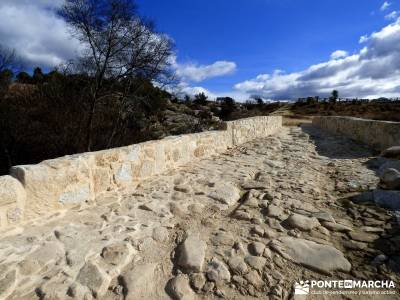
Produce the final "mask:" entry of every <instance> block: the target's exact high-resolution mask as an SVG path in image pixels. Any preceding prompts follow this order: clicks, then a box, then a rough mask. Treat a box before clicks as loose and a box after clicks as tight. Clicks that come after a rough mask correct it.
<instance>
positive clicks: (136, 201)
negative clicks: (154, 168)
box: [0, 127, 400, 300]
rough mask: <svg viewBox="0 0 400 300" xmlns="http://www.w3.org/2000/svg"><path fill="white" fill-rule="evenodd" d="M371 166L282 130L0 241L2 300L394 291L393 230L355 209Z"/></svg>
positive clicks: (321, 139) (369, 181)
mask: <svg viewBox="0 0 400 300" xmlns="http://www.w3.org/2000/svg"><path fill="white" fill-rule="evenodd" d="M373 161H374V160H373V153H371V152H370V150H368V149H366V148H364V147H362V146H360V145H357V144H355V143H352V142H351V141H349V140H345V139H343V138H339V137H334V136H329V135H327V134H326V133H322V132H320V131H319V130H317V129H314V128H311V127H305V128H303V129H301V128H299V127H285V128H284V130H282V131H281V132H280V133H279V134H278V135H276V136H271V137H267V138H265V139H261V140H257V141H254V142H251V143H247V144H245V145H243V146H241V147H238V148H235V149H231V150H230V151H229V152H228V153H226V154H224V155H221V156H218V157H214V158H210V159H205V160H202V161H199V162H195V163H193V164H191V165H190V166H186V167H182V168H180V169H178V170H174V171H171V172H170V173H169V174H164V175H163V176H158V177H155V178H153V179H151V180H148V181H145V182H143V183H142V184H141V185H140V186H139V188H138V189H136V190H134V191H127V190H124V191H113V192H110V193H109V194H106V195H104V196H102V197H101V198H100V199H98V202H99V203H100V204H99V205H98V206H96V207H89V208H88V207H77V208H76V209H74V210H72V211H68V212H59V213H57V214H55V215H54V216H53V217H51V218H48V219H46V220H38V221H36V222H32V223H31V224H26V225H25V226H24V227H20V228H15V229H13V230H8V231H7V232H3V233H2V234H1V239H0V270H1V272H0V299H14V300H17V299H18V300H24V299H26V300H28V299H121V300H122V299H129V300H132V299H171V298H172V299H218V298H225V299H288V298H292V297H293V293H294V289H293V286H294V283H295V282H296V281H300V280H312V279H317V280H324V279H327V280H329V279H336V280H339V279H368V280H381V279H382V280H393V281H395V282H396V283H397V284H398V283H399V278H400V276H399V260H400V259H399V253H398V252H399V250H398V249H400V248H399V247H400V235H399V232H398V227H397V223H396V219H395V218H394V217H393V216H392V215H391V213H389V212H388V211H386V210H384V209H381V208H378V207H376V206H375V205H370V204H355V203H353V202H352V201H350V198H351V197H353V196H355V195H358V194H359V193H360V192H363V191H366V190H369V189H373V188H375V187H376V185H377V184H378V181H379V179H378V177H377V175H376V170H375V169H374V168H373V166H374V164H371V162H373ZM375 167H377V166H375ZM397 293H399V291H398V290H397ZM321 298H322V296H309V299H321ZM339 298H341V297H339ZM343 298H346V299H349V298H357V297H356V296H354V297H350V296H346V297H345V296H343ZM365 298H366V297H365V296H362V297H359V299H365ZM388 298H389V299H391V298H392V299H395V298H396V295H393V296H385V297H384V299H388Z"/></svg>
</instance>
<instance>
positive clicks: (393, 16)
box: [385, 11, 398, 20]
mask: <svg viewBox="0 0 400 300" xmlns="http://www.w3.org/2000/svg"><path fill="white" fill-rule="evenodd" d="M397 16H398V13H397V11H392V12H391V13H390V14H387V15H386V16H385V19H386V20H396V19H397Z"/></svg>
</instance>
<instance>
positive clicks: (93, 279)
mask: <svg viewBox="0 0 400 300" xmlns="http://www.w3.org/2000/svg"><path fill="white" fill-rule="evenodd" d="M111 279H112V278H111V277H110V276H109V275H108V274H107V273H106V272H105V271H104V270H102V269H101V268H100V267H99V266H97V265H96V264H94V263H93V262H90V261H88V262H87V263H86V264H85V265H84V266H83V267H82V269H81V270H80V271H79V274H78V276H77V281H78V282H79V283H80V284H82V285H84V286H87V287H88V288H89V289H90V290H91V291H92V293H93V294H94V295H95V296H96V298H100V297H103V296H104V295H105V294H106V292H107V290H108V287H109V285H110V283H111Z"/></svg>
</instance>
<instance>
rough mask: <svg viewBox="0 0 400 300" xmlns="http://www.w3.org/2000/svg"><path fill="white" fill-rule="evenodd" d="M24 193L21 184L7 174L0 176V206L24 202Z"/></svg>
mask: <svg viewBox="0 0 400 300" xmlns="http://www.w3.org/2000/svg"><path fill="white" fill-rule="evenodd" d="M25 199H26V193H25V189H24V187H23V186H22V184H21V183H20V182H19V181H18V180H17V179H15V178H14V177H11V176H9V175H6V176H0V206H5V205H8V204H17V203H21V204H23V203H25Z"/></svg>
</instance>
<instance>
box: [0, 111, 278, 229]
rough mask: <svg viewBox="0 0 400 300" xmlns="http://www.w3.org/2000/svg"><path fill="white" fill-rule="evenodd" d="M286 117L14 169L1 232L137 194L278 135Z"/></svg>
mask: <svg viewBox="0 0 400 300" xmlns="http://www.w3.org/2000/svg"><path fill="white" fill-rule="evenodd" d="M281 126H282V117H279V116H273V117H255V118H248V119H242V120H237V121H231V122H226V123H225V126H224V129H223V130H219V131H208V132H201V133H194V134H186V135H180V136H170V137H167V138H164V139H162V140H156V141H149V142H145V143H140V144H135V145H130V146H126V147H120V148H114V149H108V150H103V151H97V152H88V153H82V154H76V155H70V156H65V157H61V158H56V159H51V160H46V161H43V162H41V163H39V164H36V165H23V166H15V167H12V168H11V171H10V175H11V176H8V175H7V176H1V177H0V227H5V226H8V225H12V224H17V223H20V222H23V221H26V220H32V219H35V218H37V217H39V216H43V215H46V214H48V213H52V212H54V211H57V210H62V209H68V208H71V207H74V206H76V205H81V204H89V205H91V204H95V202H96V198H97V197H98V196H100V195H101V194H103V193H106V192H107V191H112V190H116V189H121V188H127V187H131V188H135V187H136V186H137V185H138V183H139V182H140V181H141V180H144V179H146V178H149V177H151V176H154V175H157V174H161V173H164V172H166V171H168V170H171V169H174V168H177V167H179V166H182V165H185V164H188V163H190V162H191V161H194V160H196V159H201V158H206V157H210V156H213V155H216V154H219V153H222V152H224V151H226V150H227V149H228V148H230V147H232V146H235V145H239V144H242V143H245V142H247V141H250V140H254V139H257V138H261V137H265V136H268V135H270V134H273V133H276V132H277V131H278V130H279V129H280V128H281Z"/></svg>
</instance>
